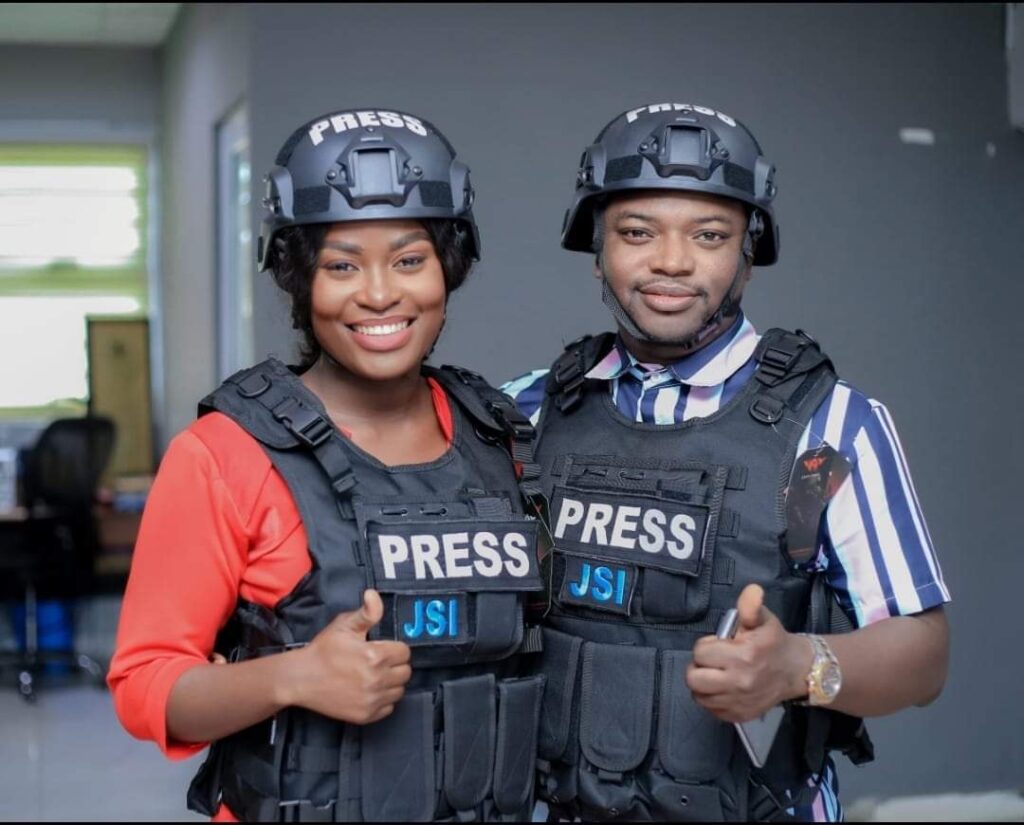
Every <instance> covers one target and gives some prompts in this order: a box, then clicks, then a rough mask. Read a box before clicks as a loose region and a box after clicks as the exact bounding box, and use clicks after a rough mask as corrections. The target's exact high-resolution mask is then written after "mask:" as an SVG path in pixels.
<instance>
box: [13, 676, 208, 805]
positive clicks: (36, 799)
mask: <svg viewBox="0 0 1024 825" xmlns="http://www.w3.org/2000/svg"><path fill="white" fill-rule="evenodd" d="M4 675H5V678H6V677H8V676H9V672H8V673H5V674H4ZM7 682H8V683H7V684H3V685H0V820H6V821H12V820H25V821H33V820H35V821H39V820H44V821H55V820H85V821H136V822H139V821H159V820H199V821H201V820H203V819H205V817H201V816H198V815H196V814H192V813H190V812H189V811H188V810H187V809H186V807H185V791H186V789H187V787H188V783H189V780H190V779H191V777H192V774H193V773H194V772H195V770H196V769H197V768H198V767H199V764H200V761H199V760H200V758H201V757H196V758H193V759H189V760H187V761H185V762H171V761H169V760H167V759H165V758H164V757H163V755H161V754H160V752H159V751H158V750H157V748H156V746H155V745H153V743H152V742H139V741H137V740H135V739H133V738H132V737H130V736H129V735H128V734H127V733H125V731H124V729H123V728H122V727H121V725H120V724H119V723H118V721H117V719H116V717H115V716H114V708H113V705H112V703H111V700H110V694H109V693H108V692H107V691H106V690H104V689H102V688H97V687H94V686H90V685H80V684H75V685H47V684H46V683H45V682H44V683H43V684H41V685H40V687H39V693H38V696H37V698H36V700H35V702H34V703H28V702H26V701H25V700H24V699H22V698H21V697H20V696H19V694H18V693H17V691H16V690H15V689H14V687H13V686H12V685H11V684H10V679H9V678H7Z"/></svg>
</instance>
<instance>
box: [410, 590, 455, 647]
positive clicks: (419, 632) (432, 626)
mask: <svg viewBox="0 0 1024 825" xmlns="http://www.w3.org/2000/svg"><path fill="white" fill-rule="evenodd" d="M467 603H468V599H467V596H466V594H465V593H438V594H432V595H430V596H406V595H403V594H399V595H397V596H395V638H396V639H398V641H400V642H405V643H406V644H407V645H410V646H413V647H414V646H416V645H456V644H462V643H464V642H466V641H468V640H469V629H468V623H469V613H468V611H467V607H466V605H467Z"/></svg>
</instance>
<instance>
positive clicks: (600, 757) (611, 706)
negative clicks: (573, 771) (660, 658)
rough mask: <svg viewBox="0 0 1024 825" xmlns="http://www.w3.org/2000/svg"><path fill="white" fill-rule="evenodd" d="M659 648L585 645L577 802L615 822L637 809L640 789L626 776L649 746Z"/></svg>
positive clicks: (581, 687)
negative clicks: (619, 816)
mask: <svg viewBox="0 0 1024 825" xmlns="http://www.w3.org/2000/svg"><path fill="white" fill-rule="evenodd" d="M657 654H658V651H657V650H656V649H655V648H650V647H633V646H631V645H607V644H599V643H597V642H586V643H584V645H583V667H582V673H581V676H580V752H581V754H582V756H583V762H582V763H581V764H580V768H579V772H578V775H579V791H578V793H579V799H580V801H581V802H582V803H583V804H584V805H585V806H588V809H589V808H595V809H598V810H601V811H604V812H605V813H606V814H607V815H608V816H610V817H611V818H614V817H615V816H617V815H618V814H619V813H625V812H627V811H630V810H631V809H632V808H633V805H634V801H635V798H636V796H637V788H636V785H635V783H634V781H633V778H632V777H624V774H627V772H629V771H632V770H633V769H635V768H637V767H638V766H639V765H640V763H641V762H643V760H644V757H646V756H647V752H648V751H649V750H650V744H651V724H652V721H653V716H654V706H653V700H654V696H655V679H656V673H657Z"/></svg>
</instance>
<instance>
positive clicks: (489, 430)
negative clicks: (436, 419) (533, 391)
mask: <svg viewBox="0 0 1024 825" xmlns="http://www.w3.org/2000/svg"><path fill="white" fill-rule="evenodd" d="M428 374H430V375H432V376H433V377H434V378H436V379H437V380H438V381H439V382H440V383H441V384H442V385H443V386H444V388H445V389H446V390H448V392H450V393H451V394H452V396H453V397H454V398H455V400H456V401H458V402H459V404H460V405H461V406H462V408H463V409H464V410H465V411H466V413H467V414H468V415H469V416H470V417H471V418H472V419H473V421H474V422H475V423H476V424H477V425H478V427H479V428H481V429H482V430H483V432H482V433H481V435H483V436H484V437H485V438H490V439H492V440H494V439H500V438H503V437H507V438H508V439H509V441H510V443H511V448H510V452H511V454H512V460H513V461H514V462H516V463H517V464H519V465H520V468H521V470H520V475H519V490H520V492H522V494H523V497H524V498H525V499H526V501H527V502H529V503H531V504H532V503H534V502H535V501H536V498H537V497H538V496H540V495H541V488H540V483H539V479H540V465H539V464H537V460H536V457H535V456H534V444H535V442H536V432H535V431H534V429H533V425H532V424H531V423H530V419H528V418H527V417H526V416H525V415H523V414H522V413H521V412H520V411H519V408H518V407H517V406H516V405H515V402H514V401H513V400H512V399H511V398H509V397H508V396H507V395H505V393H503V392H501V391H500V390H497V389H495V388H494V387H492V386H491V385H490V384H489V383H487V381H486V380H485V379H484V378H483V376H481V375H479V374H478V373H475V372H473V371H472V370H467V369H465V368H464V367H454V366H452V365H451V364H445V365H444V366H443V367H441V369H439V370H433V369H431V370H429V372H428Z"/></svg>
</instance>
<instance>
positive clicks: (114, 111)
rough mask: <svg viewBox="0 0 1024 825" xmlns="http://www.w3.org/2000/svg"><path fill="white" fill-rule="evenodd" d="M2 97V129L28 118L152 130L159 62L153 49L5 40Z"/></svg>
mask: <svg viewBox="0 0 1024 825" xmlns="http://www.w3.org/2000/svg"><path fill="white" fill-rule="evenodd" d="M0 100H2V101H3V108H2V110H0V121H2V123H0V128H7V124H9V123H10V121H18V120H26V121H31V122H33V123H40V122H42V123H46V122H49V123H53V122H58V123H64V124H66V125H67V126H68V128H69V129H72V128H73V126H74V124H75V123H76V122H77V123H78V124H79V125H80V127H81V124H82V123H83V122H84V123H97V122H99V123H105V124H107V125H108V126H109V127H112V128H115V129H116V128H123V127H129V128H132V129H138V128H139V127H142V128H144V129H146V130H148V131H152V130H153V128H154V127H155V126H156V124H157V121H158V119H159V111H160V64H159V60H158V59H157V54H156V51H155V50H153V49H132V48H91V47H71V46H18V45H11V44H4V45H3V46H2V47H0ZM81 131H83V132H85V131H88V130H87V129H84V128H81Z"/></svg>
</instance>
